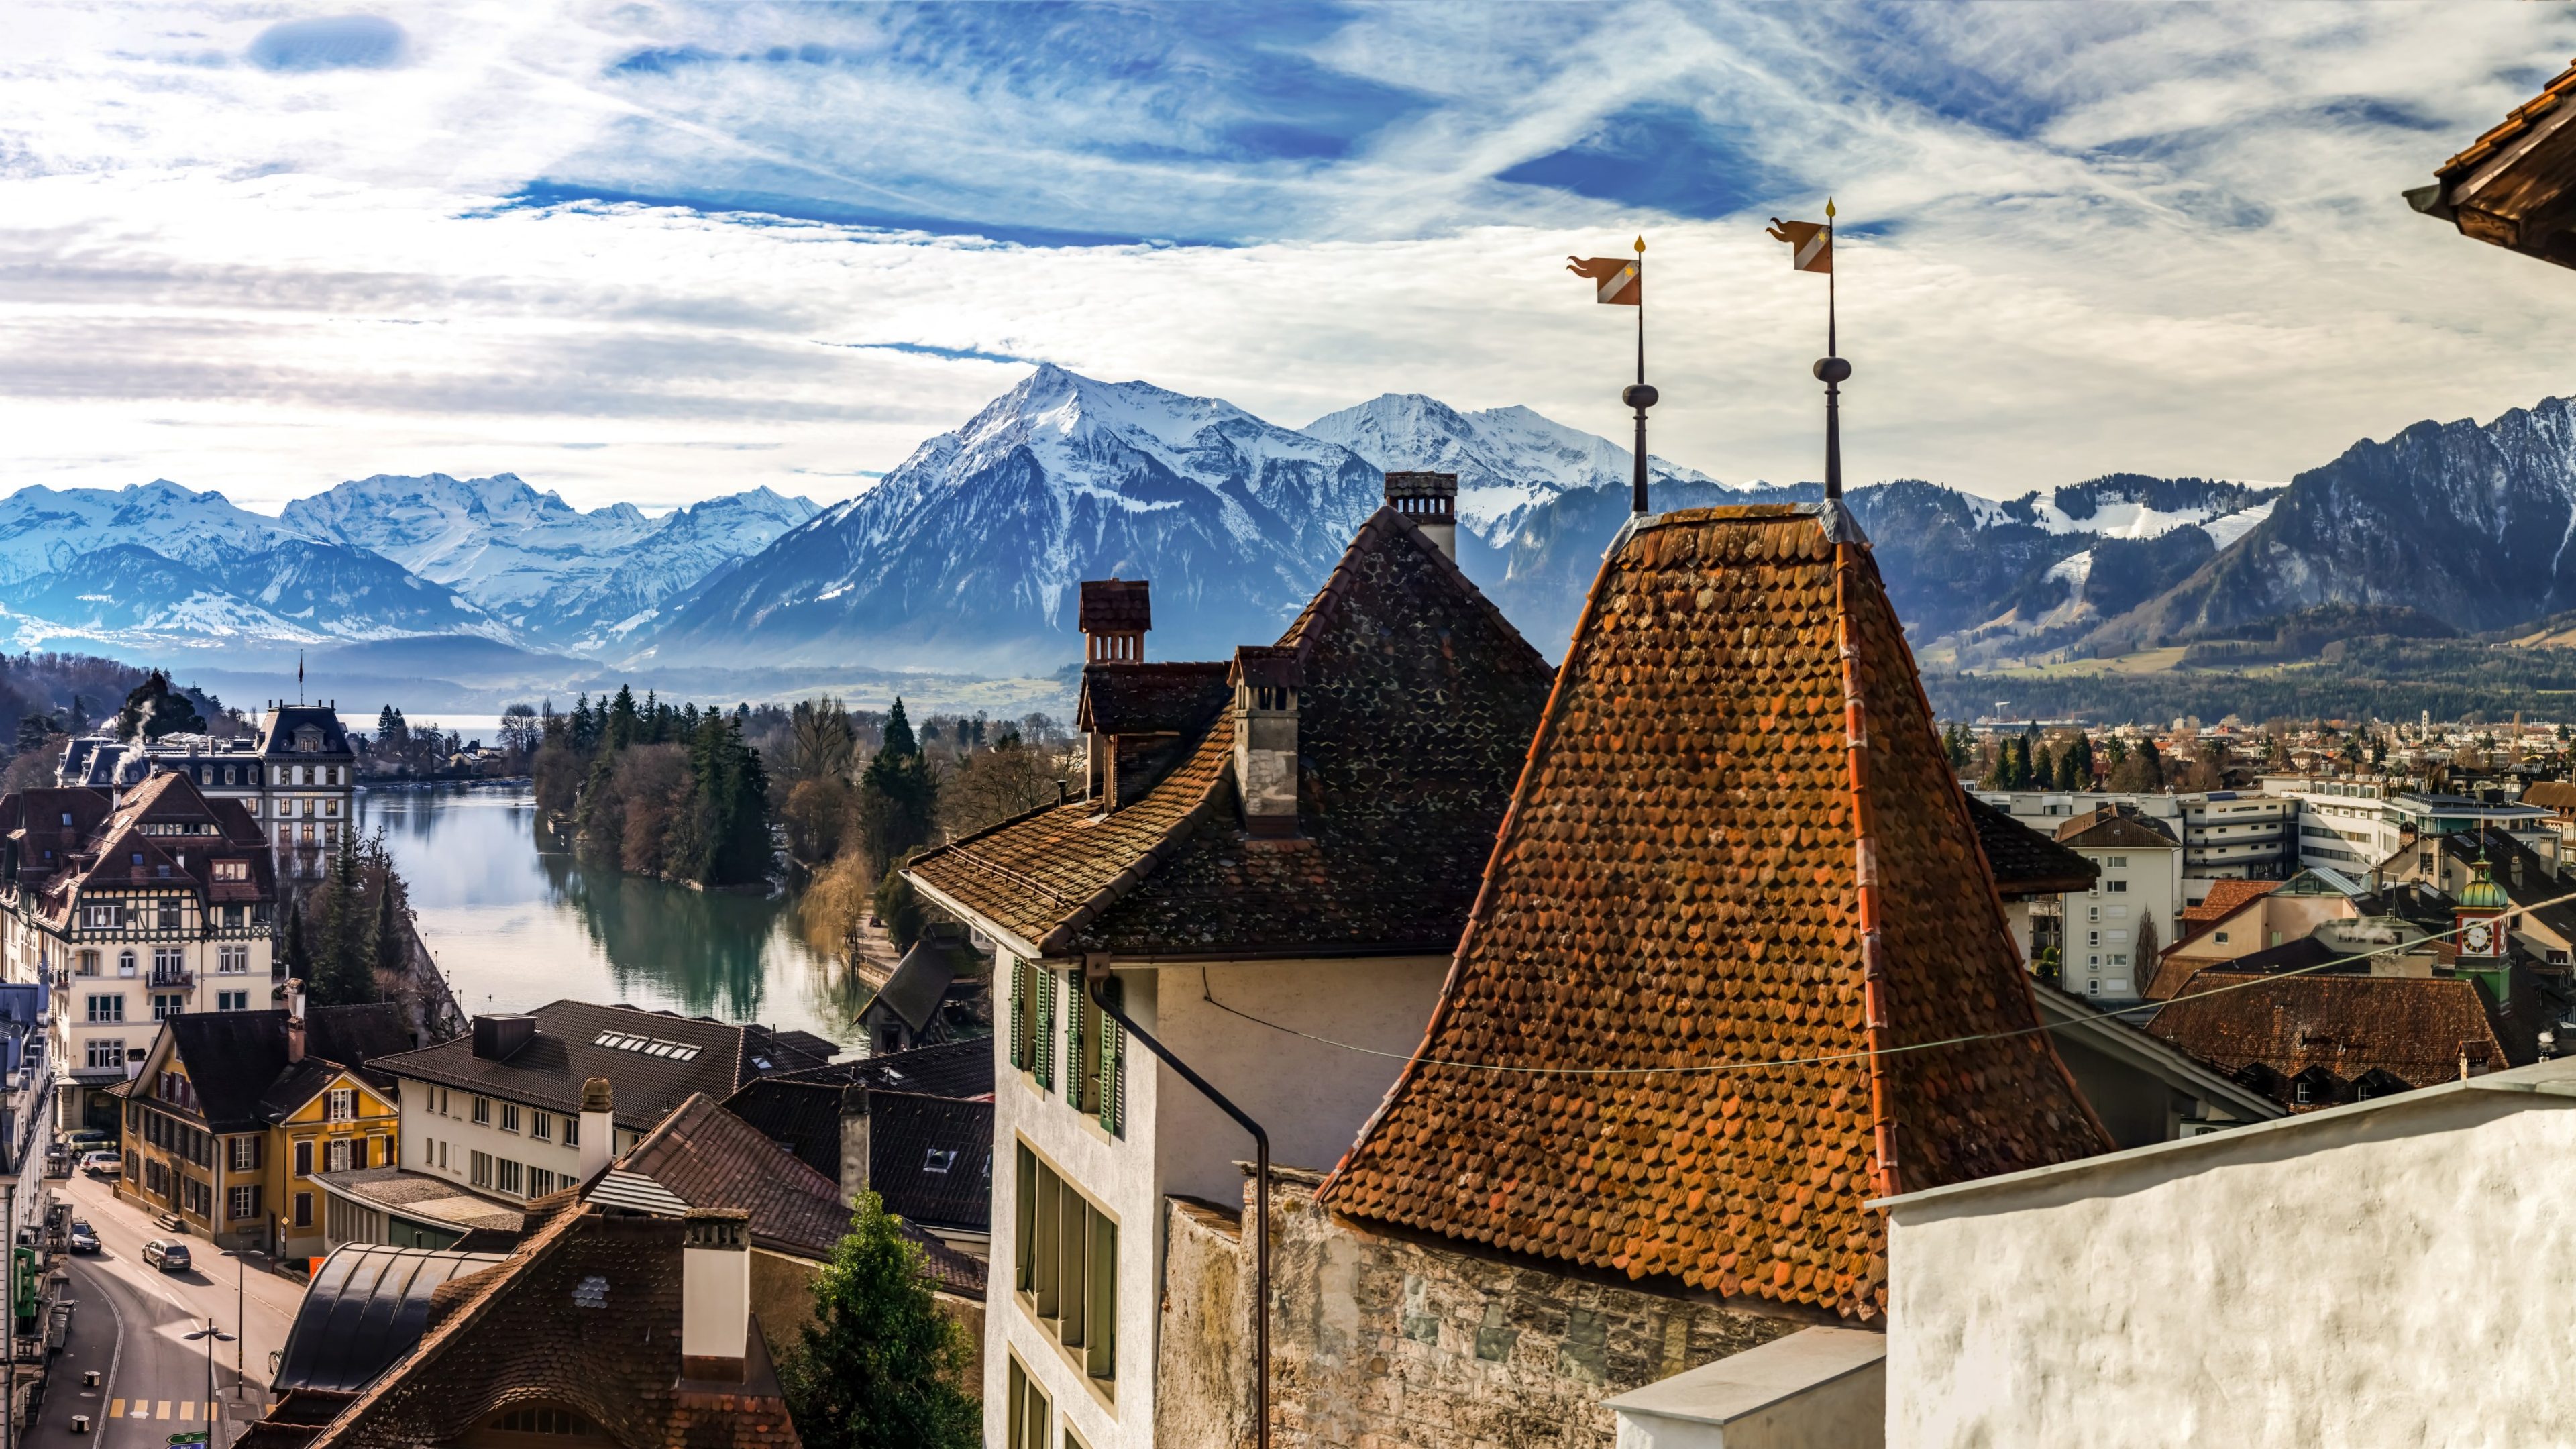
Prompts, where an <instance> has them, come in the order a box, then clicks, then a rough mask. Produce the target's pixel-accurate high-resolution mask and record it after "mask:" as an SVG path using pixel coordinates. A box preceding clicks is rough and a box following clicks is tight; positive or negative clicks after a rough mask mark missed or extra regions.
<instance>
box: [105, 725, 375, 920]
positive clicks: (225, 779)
mask: <svg viewBox="0 0 2576 1449" xmlns="http://www.w3.org/2000/svg"><path fill="white" fill-rule="evenodd" d="M357 763H358V756H357V752H356V750H355V749H354V748H353V747H352V746H351V745H350V743H349V732H348V730H347V729H345V728H344V727H342V725H341V723H340V716H339V714H338V712H337V711H336V710H335V709H333V707H332V706H331V705H329V704H285V703H282V702H271V703H270V705H269V707H268V709H267V711H266V713H265V714H263V715H262V716H261V719H260V728H259V734H258V735H257V737H255V738H250V739H232V740H212V739H208V738H206V737H205V736H203V735H173V736H170V737H168V738H166V739H163V740H159V741H154V742H152V743H149V744H144V743H138V742H134V741H129V740H124V739H120V738H118V737H117V736H114V735H106V734H99V735H83V736H80V737H78V738H75V739H73V740H71V741H69V742H67V743H66V744H65V745H64V746H63V757H62V760H61V762H60V763H59V764H58V765H57V766H56V768H55V783H56V784H57V785H60V786H63V787H66V788H70V787H85V788H88V789H92V790H98V791H103V792H105V793H106V794H107V795H108V796H110V797H111V798H118V799H121V798H123V796H124V795H125V794H126V793H127V792H128V791H130V790H133V789H136V788H139V787H141V786H142V785H144V784H145V783H147V782H149V781H150V780H151V779H152V778H154V777H155V776H157V775H164V774H172V775H184V776H186V777H187V778H188V780H189V781H190V782H191V783H192V784H194V785H195V786H196V787H197V789H198V792H199V793H201V794H203V795H204V796H205V797H206V798H207V799H209V800H231V801H236V802H238V803H239V804H240V805H241V806H242V808H243V809H244V810H245V811H247V812H248V813H249V815H250V818H251V819H253V820H255V821H257V822H259V825H260V829H261V833H262V834H263V835H265V836H267V837H268V838H269V840H270V843H271V845H272V847H273V853H274V857H275V859H276V862H277V868H278V873H279V874H280V875H281V876H283V877H285V878H287V879H289V880H319V879H320V878H321V877H322V875H323V874H324V872H325V871H326V870H328V868H329V863H330V859H331V852H332V851H333V850H334V849H336V848H337V847H338V846H339V844H340V836H341V832H343V831H345V830H349V829H353V828H354V822H355V811H356V806H355V795H356V789H357V778H356V777H357Z"/></svg>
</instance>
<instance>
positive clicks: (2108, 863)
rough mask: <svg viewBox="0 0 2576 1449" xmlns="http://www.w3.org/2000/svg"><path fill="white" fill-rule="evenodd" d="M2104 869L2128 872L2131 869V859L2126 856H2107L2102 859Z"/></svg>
mask: <svg viewBox="0 0 2576 1449" xmlns="http://www.w3.org/2000/svg"><path fill="white" fill-rule="evenodd" d="M2102 868H2103V869H2104V870H2127V869H2128V868H2129V858H2128V857H2127V856H2125V855H2106V856H2104V857H2102Z"/></svg>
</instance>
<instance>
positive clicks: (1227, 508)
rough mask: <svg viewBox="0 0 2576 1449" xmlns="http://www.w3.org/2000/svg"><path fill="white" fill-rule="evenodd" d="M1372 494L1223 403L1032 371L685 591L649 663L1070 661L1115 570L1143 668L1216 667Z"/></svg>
mask: <svg viewBox="0 0 2576 1449" xmlns="http://www.w3.org/2000/svg"><path fill="white" fill-rule="evenodd" d="M1383 489H1384V481H1383V478H1382V476H1381V473H1380V470H1379V469H1377V468H1376V467H1374V466H1372V465H1371V464H1369V463H1368V462H1367V461H1366V460H1364V459H1362V458H1360V457H1359V456H1358V455H1357V454H1354V453H1352V452H1351V451H1350V450H1348V449H1346V448H1343V447H1341V446H1339V445H1338V444H1335V443H1331V442H1327V441H1325V440H1323V439H1320V438H1314V437H1309V436H1307V435H1306V434H1304V433H1300V432H1294V431H1291V430H1290V429H1287V428H1282V427H1279V426H1277V425H1276V424H1272V423H1267V422H1264V421H1262V420H1261V419H1259V418H1256V417H1254V416H1252V415H1251V414H1250V413H1247V412H1245V411H1243V410H1242V409H1241V408H1238V407H1235V406H1234V405H1233V404H1231V403H1226V402H1221V401H1218V400H1216V399H1213V398H1193V397H1184V396H1182V395H1181V394H1179V393H1175V392H1169V391H1166V390H1164V389H1162V388H1159V387H1155V386H1153V385H1152V384H1150V383H1143V382H1123V383H1105V382H1097V381H1094V380H1092V379H1090V378H1086V377H1079V376H1076V375H1075V374H1073V373H1070V372H1067V371H1065V370H1063V369H1062V368H1058V367H1054V366H1042V367H1040V368H1039V369H1038V370H1037V371H1036V372H1034V373H1032V374H1031V375H1030V376H1029V377H1028V378H1027V379H1026V380H1025V381H1023V382H1021V383H1020V385H1019V386H1017V387H1014V388H1012V389H1011V390H1010V391H1009V392H1007V393H1005V394H1003V395H1002V396H1001V397H999V398H997V399H995V400H994V401H993V402H992V403H990V404H988V405H987V406H986V407H985V408H984V409H983V410H982V411H981V412H979V413H977V414H976V415H975V416H974V417H973V418H972V419H971V420H969V421H968V422H967V424H966V425H965V426H964V427H962V428H960V429H958V430H957V431H955V432H953V433H943V434H941V435H940V436H938V437H936V438H933V439H931V440H930V441H929V442H926V443H924V444H922V445H921V447H920V448H919V449H917V450H916V451H915V452H914V453H913V455H912V456H911V457H910V458H909V459H907V460H906V461H905V462H904V464H903V465H902V466H901V467H899V468H897V469H895V470H894V471H893V472H891V473H889V474H887V475H886V477H885V480H884V481H883V482H881V483H880V484H878V485H877V487H876V488H874V489H872V490H870V491H869V492H867V493H865V494H863V495H861V496H860V497H858V498H856V499H854V500H852V501H850V502H848V503H844V504H841V505H840V506H838V507H836V508H833V509H831V510H829V511H827V512H825V513H822V514H820V515H818V516H817V517H815V518H814V519H812V520H810V521H809V522H807V523H806V524H805V525H804V526H802V527H800V528H798V529H796V530H794V531H793V532H790V533H788V534H786V535H785V536H783V537H781V538H780V539H779V540H778V541H777V542H775V543H773V544H771V545H770V546H769V548H768V549H767V550H766V551H764V552H763V553H761V554H760V555H759V556H758V557H756V558H752V559H749V560H746V561H744V562H743V563H742V564H741V565H739V566H737V567H736V568H734V569H733V570H732V571H731V572H729V573H727V574H725V575H724V576H722V577H720V578H718V579H716V580H715V581H713V582H712V583H710V584H709V585H707V586H706V587H704V588H702V589H700V590H699V591H698V592H697V593H695V594H694V595H693V596H692V597H691V598H689V600H688V601H687V602H686V603H685V604H682V605H680V606H678V607H677V608H676V609H675V610H674V611H673V613H672V615H671V618H670V621H669V623H668V624H667V625H665V626H664V627H663V628H662V629H661V630H660V631H659V632H658V633H656V634H655V635H654V636H653V638H652V644H651V651H650V652H651V656H652V657H653V658H654V659H656V660H659V661H665V662H667V661H674V660H717V659H726V658H739V657H741V655H742V654H743V653H744V652H745V651H746V650H758V651H760V652H761V653H762V654H763V655H764V656H765V657H767V658H769V659H771V660H774V661H777V662H809V661H814V660H819V659H823V658H827V657H829V658H840V659H850V658H864V659H865V660H867V661H868V662H870V663H872V664H879V665H902V664H925V665H927V664H940V665H944V666H946V667H950V668H985V669H992V670H1013V671H1036V672H1045V671H1048V670H1052V669H1054V668H1056V667H1058V666H1059V665H1061V664H1062V663H1063V662H1064V661H1065V660H1067V659H1070V658H1073V657H1076V653H1077V649H1078V646H1077V644H1076V639H1077V635H1076V631H1075V621H1074V602H1075V591H1076V585H1077V584H1078V583H1079V582H1080V581H1081V580H1083V579H1087V578H1095V579H1096V578H1107V577H1110V576H1112V575H1120V574H1123V575H1124V576H1125V577H1128V578H1146V577H1150V578H1151V579H1152V580H1153V582H1154V595H1155V609H1154V616H1155V621H1156V628H1155V641H1154V642H1155V653H1156V655H1157V656H1158V657H1161V658H1166V659H1170V658H1191V657H1199V658H1216V657H1222V653H1221V651H1228V650H1231V649H1232V647H1233V646H1234V645H1235V644H1237V643H1241V642H1245V641H1256V642H1257V641H1265V640H1268V639H1271V638H1275V637H1276V636H1277V635H1278V633H1279V631H1280V630H1281V629H1282V628H1284V627H1285V626H1286V624H1287V622H1288V620H1289V619H1290V618H1291V617H1293V616H1294V614H1295V612H1296V611H1297V609H1299V608H1300V607H1302V606H1303V605H1304V604H1305V602H1306V601H1307V599H1308V598H1309V597H1310V596H1311V595H1312V594H1313V592H1314V589H1315V587H1316V585H1317V583H1318V582H1319V581H1320V579H1321V578H1322V576H1323V572H1324V570H1325V569H1326V568H1327V567H1329V566H1330V564H1331V562H1332V560H1333V559H1334V558H1336V557H1338V556H1339V555H1340V553H1341V551H1342V549H1343V547H1344V546H1345V545H1346V544H1347V543H1348V542H1349V539H1350V536H1351V533H1352V532H1353V530H1355V529H1356V528H1357V527H1358V526H1359V523H1360V521H1361V520H1362V519H1364V518H1366V517H1367V516H1368V515H1369V514H1370V513H1371V512H1373V511H1375V510H1376V508H1377V507H1378V505H1379V503H1380V501H1381V498H1382V494H1383Z"/></svg>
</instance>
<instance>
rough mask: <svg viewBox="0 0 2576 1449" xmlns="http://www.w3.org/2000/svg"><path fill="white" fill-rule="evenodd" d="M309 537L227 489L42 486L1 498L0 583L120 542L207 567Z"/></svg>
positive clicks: (168, 485)
mask: <svg viewBox="0 0 2576 1449" xmlns="http://www.w3.org/2000/svg"><path fill="white" fill-rule="evenodd" d="M310 536H311V535H308V534H299V533H297V532H296V531H295V530H294V529H292V528H289V527H287V526H286V525H284V524H281V523H280V522H279V521H278V520H277V519H274V518H265V517H262V516H261V515H259V514H256V513H252V512H250V511H249V510H247V509H243V508H236V507H234V506H233V504H232V502H231V500H229V499H227V498H225V497H224V495H222V494H221V493H215V492H211V491H209V492H205V493H199V492H196V491H195V490H193V489H188V488H182V487H180V486H179V485H178V484H176V483H173V482H170V481H169V480H167V479H162V480H159V481H156V482H152V483H145V484H142V485H140V486H138V487H133V488H116V489H108V488H64V489H56V488H46V487H43V486H41V485H38V486H33V487H27V488H21V489H19V490H18V491H17V492H15V493H12V494H10V495H9V496H8V497H6V498H0V584H5V583H14V582H16V581H17V580H19V579H23V578H29V577H32V576H34V575H36V574H44V573H51V572H53V571H54V570H56V569H59V568H61V567H63V566H64V565H65V564H68V563H70V562H71V561H72V560H74V559H76V558H79V557H80V556H81V555H83V554H87V553H95V552H97V551H98V550H100V549H102V548H110V547H113V546H116V545H118V544H138V545H140V546H142V547H144V548H147V549H150V550H151V551H152V552H154V553H157V554H159V555H161V556H162V557H163V558H166V559H170V560H172V561H174V562H177V563H183V564H190V565H193V566H195V567H197V568H200V569H204V568H213V567H217V566H219V565H220V564H221V563H222V562H223V560H225V559H227V558H234V557H238V556H240V555H243V554H254V553H264V552H266V551H267V550H269V549H272V548H274V547H276V546H277V545H278V544H279V543H280V542H282V541H284V540H286V539H289V538H297V537H310Z"/></svg>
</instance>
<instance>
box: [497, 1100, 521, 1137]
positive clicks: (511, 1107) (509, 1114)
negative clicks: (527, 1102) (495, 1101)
mask: <svg viewBox="0 0 2576 1449" xmlns="http://www.w3.org/2000/svg"><path fill="white" fill-rule="evenodd" d="M501 1130H502V1131H504V1132H516V1131H518V1130H519V1104H518V1103H516V1102H504V1103H502V1104H501Z"/></svg>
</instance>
